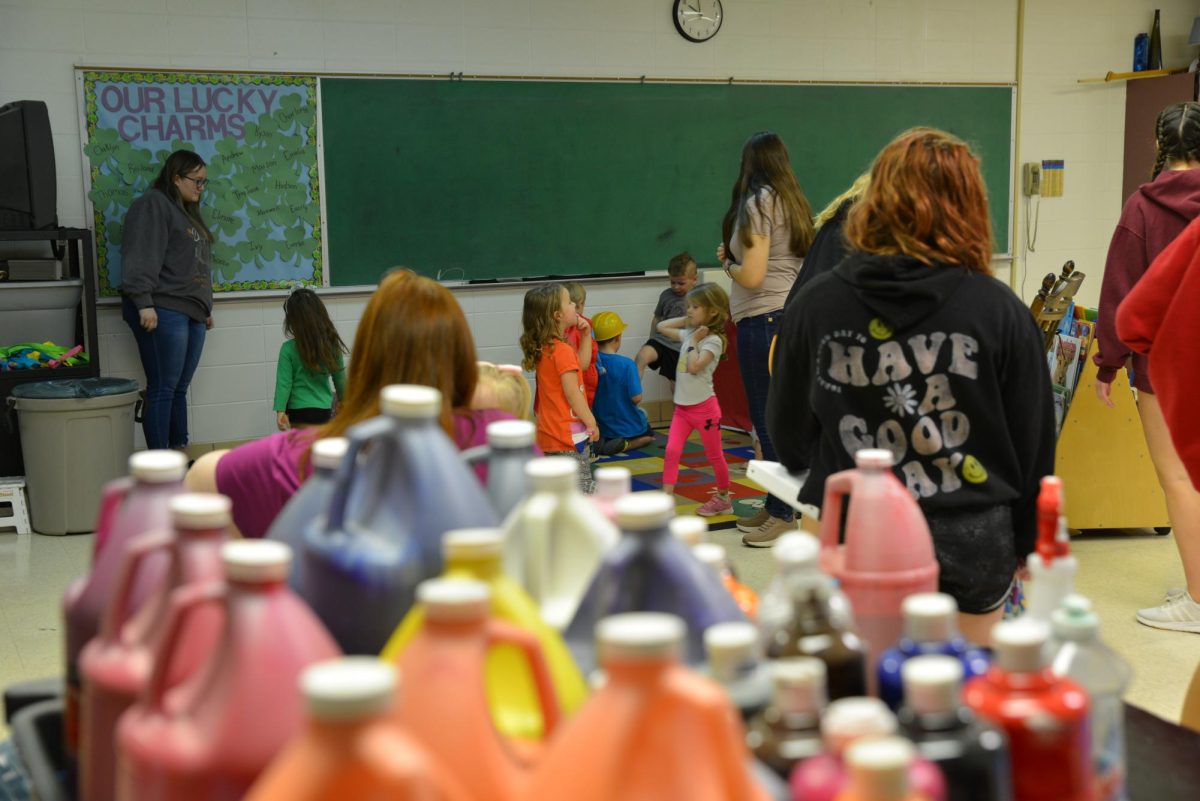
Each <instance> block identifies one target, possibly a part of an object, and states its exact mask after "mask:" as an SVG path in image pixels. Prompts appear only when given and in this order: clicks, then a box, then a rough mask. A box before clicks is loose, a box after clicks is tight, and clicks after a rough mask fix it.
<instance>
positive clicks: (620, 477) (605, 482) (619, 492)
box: [594, 467, 633, 499]
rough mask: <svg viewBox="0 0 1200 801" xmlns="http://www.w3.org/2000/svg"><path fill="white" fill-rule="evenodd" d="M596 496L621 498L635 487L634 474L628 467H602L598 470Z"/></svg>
mask: <svg viewBox="0 0 1200 801" xmlns="http://www.w3.org/2000/svg"><path fill="white" fill-rule="evenodd" d="M595 479H596V492H595V495H594V497H596V498H613V499H616V498H621V497H624V496H626V495H628V494H629V493H630V492H631V491H632V489H633V474H632V473H630V472H629V468H628V467H601V468H599V469H597V470H596V473H595Z"/></svg>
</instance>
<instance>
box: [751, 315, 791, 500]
mask: <svg viewBox="0 0 1200 801" xmlns="http://www.w3.org/2000/svg"><path fill="white" fill-rule="evenodd" d="M782 321H783V310H782V309H780V310H779V311H777V312H769V313H767V314H758V315H755V316H754V317H746V318H743V319H742V320H741V321H739V322H738V324H737V356H738V367H739V368H740V369H741V371H742V385H743V386H744V387H745V388H746V403H747V404H748V405H749V406H750V422H751V423H753V424H754V430H755V432H757V433H758V442H759V444H760V445H761V446H762V455H763V459H766V460H767V461H771V462H774V461H778V457H776V455H775V446H774V445H772V444H771V435H770V434H769V433H767V391H768V390H769V389H770V388H771V371H770V369H769V367H768V364H767V361H768V359H769V358H770V355H771V340H772V339H774V338H775V334H776V333H777V332H778V331H779V324H780V322H782ZM766 508H767V512H768V513H769V514H770V515H771V516H772V517H778V518H782V519H783V520H791V519H792V517H793V515H794V512H793V510H792V507H790V506H788V505H787V504H786V503H784V502H783V501H781V500H779V499H778V498H776V497H775V496H774V495H768V496H767V503H766Z"/></svg>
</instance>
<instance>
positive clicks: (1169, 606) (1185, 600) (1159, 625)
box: [1137, 592, 1200, 632]
mask: <svg viewBox="0 0 1200 801" xmlns="http://www.w3.org/2000/svg"><path fill="white" fill-rule="evenodd" d="M1137 620H1138V622H1139V623H1141V624H1143V625H1146V626H1152V627H1154V628H1156V629H1169V630H1171V631H1192V632H1200V604H1198V603H1196V602H1195V601H1193V600H1192V596H1190V595H1188V594H1187V593H1186V592H1184V593H1182V594H1180V595H1176V596H1174V597H1173V598H1170V599H1168V600H1167V602H1166V603H1163V604H1160V605H1159V606H1152V607H1150V608H1149V609H1139V610H1138V612H1137Z"/></svg>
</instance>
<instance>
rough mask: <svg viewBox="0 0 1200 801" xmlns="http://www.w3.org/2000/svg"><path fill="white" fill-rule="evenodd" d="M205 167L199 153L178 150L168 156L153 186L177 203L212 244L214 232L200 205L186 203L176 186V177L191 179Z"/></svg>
mask: <svg viewBox="0 0 1200 801" xmlns="http://www.w3.org/2000/svg"><path fill="white" fill-rule="evenodd" d="M203 166H205V163H204V159H203V158H201V157H200V154H199V153H196V152H195V151H192V150H176V151H175V152H174V153H172V154H171V155H169V156H167V160H166V161H164V162H163V165H162V169H161V170H159V171H158V175H157V176H156V177H155V179H154V183H153V184H151V186H153V187H154V188H155V189H157V190H158V191H159V192H162V193H163V194H164V195H166V196H167V197H169V198H171V200H173V201H175V205H177V206H179V208H181V209H183V213H184V214H186V215H187V216H188V217H189V218H190V219H191V221H192V222H194V223H195V224H196V227H197V228H199V229H200V231H201V233H203V234H204V237H205V238H206V239H207V240H208V241H209V242H212V241H213V235H212V231H210V230H208V223H206V222H204V215H203V214H201V213H200V204H199V203H187V202H185V201H184V199H183V196H182V195H180V194H179V188H178V187H177V186H175V179H176V177H179V178H190V177H191V175H192V173H194V172H195V171H196V170H198V169H200V168H201V167H203Z"/></svg>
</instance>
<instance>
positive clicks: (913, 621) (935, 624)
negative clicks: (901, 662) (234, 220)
mask: <svg viewBox="0 0 1200 801" xmlns="http://www.w3.org/2000/svg"><path fill="white" fill-rule="evenodd" d="M900 608H901V609H902V610H903V612H904V635H905V636H906V637H908V638H909V639H910V640H913V641H914V642H946V641H947V640H949V639H951V638H952V637H954V635H956V634H957V633H958V625H957V621H958V602H957V601H955V600H954V597H953V596H951V595H947V594H946V593H944V592H918V593H914V594H913V595H910V596H908V597H907V598H905V599H904V600H903V601H902V602H901V604H900Z"/></svg>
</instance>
